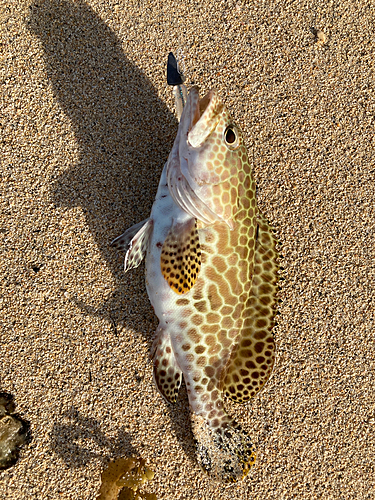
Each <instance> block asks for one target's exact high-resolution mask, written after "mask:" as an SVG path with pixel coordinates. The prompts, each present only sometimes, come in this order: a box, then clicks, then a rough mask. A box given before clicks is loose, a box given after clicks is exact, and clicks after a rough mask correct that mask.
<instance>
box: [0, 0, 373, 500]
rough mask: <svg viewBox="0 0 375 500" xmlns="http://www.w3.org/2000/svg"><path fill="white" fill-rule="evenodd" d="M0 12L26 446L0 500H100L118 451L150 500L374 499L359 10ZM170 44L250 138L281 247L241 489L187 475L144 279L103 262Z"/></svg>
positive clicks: (165, 113) (169, 2)
mask: <svg viewBox="0 0 375 500" xmlns="http://www.w3.org/2000/svg"><path fill="white" fill-rule="evenodd" d="M1 4H2V5H1V24H0V26H1V32H2V46H1V54H2V59H1V61H2V64H1V75H2V126H1V128H2V130H1V135H2V166H1V200H0V203H1V215H0V238H1V247H0V248H1V250H0V251H1V258H0V269H1V295H0V304H1V307H2V309H1V316H0V323H1V336H0V356H1V358H0V359H1V361H0V392H1V391H6V392H9V393H11V394H13V395H14V397H15V403H16V405H17V406H16V411H17V412H18V413H19V415H20V416H21V417H22V418H23V419H26V420H27V421H28V422H29V423H30V428H31V432H32V441H31V443H30V444H29V445H27V446H26V447H24V448H23V449H22V450H21V454H20V459H19V461H18V462H17V464H16V465H15V466H13V467H12V468H9V469H8V470H5V471H2V472H0V498H1V499H7V500H8V499H9V500H13V499H14V500H21V499H22V500H25V499H27V500H29V499H38V500H41V499H43V500H44V499H51V500H52V499H72V500H73V499H74V500H75V499H80V500H81V499H82V500H89V499H90V500H91V499H95V497H96V495H97V493H98V491H99V487H100V476H101V472H102V470H103V469H104V467H105V466H106V465H107V463H108V461H109V459H113V458H117V457H125V456H131V455H134V456H141V457H143V458H145V459H146V461H147V463H148V465H149V466H150V468H151V469H153V470H154V471H155V472H156V474H155V478H154V480H153V481H152V483H150V485H149V491H154V492H155V493H156V494H157V497H158V499H161V500H172V499H173V500H176V499H186V500H187V499H194V500H198V499H202V500H203V499H210V500H211V499H215V500H216V499H220V500H221V499H222V500H229V499H230V500H237V499H241V500H242V499H249V500H250V499H292V498H296V499H316V498H324V499H372V498H375V470H374V469H375V467H374V459H375V435H374V424H375V396H374V389H373V388H374V385H375V376H374V373H375V371H374V369H375V360H374V316H375V315H374V310H375V307H374V305H375V304H374V291H373V290H374V280H375V264H374V263H375V245H374V237H375V222H374V221H375V160H374V154H373V150H374V145H375V139H374V137H375V133H374V116H375V100H374V95H375V89H374V55H375V54H374V44H375V33H374V31H375V28H374V27H375V19H374V12H375V8H374V4H373V2H362V3H359V2H354V1H348V0H343V1H342V2H334V1H325V2H323V1H306V0H296V1H294V2H287V1H286V0H280V1H279V2H277V1H273V0H271V1H270V2H263V1H254V2H249V3H247V2H232V1H227V2H225V1H222V2H220V1H210V2H204V1H201V2H198V1H186V2H182V1H181V2H176V1H174V0H164V1H163V2H158V1H151V2H143V1H137V2H136V1H131V0H128V1H126V0H119V1H116V0H102V1H99V0H92V1H88V2H83V1H82V0H79V1H68V0H65V1H64V0H48V1H45V0H34V1H33V2H30V1H29V0H27V1H21V0H20V1H18V2H17V1H16V0H13V1H12V2H8V1H4V0H3V1H2V2H1ZM318 31H319V32H321V33H323V34H324V37H322V36H321V34H319V33H318ZM178 49H179V50H180V51H181V50H182V53H183V56H184V58H183V64H182V65H183V68H184V70H185V73H186V76H187V82H186V83H187V84H188V85H189V86H190V85H191V84H192V83H195V84H198V85H199V86H200V87H201V89H202V93H203V92H205V91H207V90H208V89H210V88H213V87H214V88H216V89H217V90H218V91H219V92H220V95H221V97H222V98H223V100H224V102H225V104H226V105H227V106H228V107H229V108H230V109H231V111H232V114H233V116H234V117H235V119H236V120H237V122H238V123H239V124H240V126H241V127H242V128H243V130H244V131H245V134H246V138H247V145H248V148H249V154H250V156H251V158H252V161H253V172H254V176H255V178H256V182H257V193H258V202H259V207H260V209H261V211H262V212H263V213H264V214H265V216H266V217H267V218H268V219H269V220H270V221H271V222H272V223H273V224H274V225H275V227H276V229H277V234H278V237H279V240H280V242H281V244H282V248H283V250H282V252H283V266H284V268H285V271H284V277H285V281H284V282H283V288H282V291H281V297H282V299H283V302H282V303H281V304H280V308H279V312H280V314H279V318H278V326H277V328H276V329H275V339H276V344H277V360H276V365H275V368H274V371H273V374H272V376H271V378H270V380H269V382H268V384H267V385H266V387H265V388H264V390H263V391H262V392H261V393H260V394H259V395H257V396H256V397H255V398H254V399H253V400H252V401H250V402H249V403H247V404H245V405H242V406H241V405H235V404H231V403H229V402H228V405H227V408H228V411H229V412H230V413H231V414H232V415H235V416H236V418H237V420H238V421H239V422H240V423H241V424H242V425H243V426H244V427H245V428H246V429H247V430H248V432H249V433H250V435H251V436H252V437H253V440H254V442H255V444H256V445H257V448H258V456H257V462H256V465H255V467H254V468H253V469H252V470H251V472H250V474H249V476H248V477H247V478H246V479H245V480H244V481H243V482H240V483H237V484H234V485H221V484H218V483H214V482H212V481H211V480H210V479H209V478H208V477H206V476H205V475H204V474H203V473H202V472H201V471H200V470H199V468H198V466H197V465H196V463H195V459H194V444H193V441H192V435H191V431H190V423H189V415H188V405H187V400H186V392H185V391H182V393H181V395H180V398H179V400H178V402H177V404H176V405H175V406H169V405H167V404H166V403H165V402H164V401H163V400H162V398H161V397H160V396H159V394H158V393H157V390H156V388H155V387H154V384H153V381H152V371H151V364H150V362H149V360H148V355H149V350H150V345H151V337H152V333H153V331H154V330H155V328H156V325H157V320H156V318H155V317H154V315H153V311H152V309H151V306H150V304H149V301H148V297H147V294H146V290H145V285H144V267H143V265H141V266H140V268H138V269H136V270H134V271H130V272H129V273H128V274H127V275H124V274H123V271H122V266H123V263H122V260H123V256H122V255H121V254H119V253H118V252H116V251H115V250H113V249H111V248H110V247H109V242H110V241H111V240H112V239H113V238H114V237H115V236H117V235H119V234H121V233H122V232H123V231H124V230H125V229H126V228H127V227H129V226H130V225H132V224H134V223H135V222H138V221H139V220H142V219H144V218H146V217H147V216H148V214H149V212H150V208H151V205H152V203H153V198H154V195H155V193H156V187H157V183H158V180H159V176H160V173H161V169H162V167H163V164H164V162H165V160H166V158H167V155H168V153H169V151H170V148H171V145H172V142H173V140H174V137H175V134H176V130H177V120H176V117H175V110H174V102H173V96H172V92H171V88H168V87H167V85H166V60H167V55H168V52H169V51H170V50H173V51H175V52H177V50H178Z"/></svg>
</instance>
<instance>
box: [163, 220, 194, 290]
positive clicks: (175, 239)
mask: <svg viewBox="0 0 375 500" xmlns="http://www.w3.org/2000/svg"><path fill="white" fill-rule="evenodd" d="M160 266H161V272H162V274H163V276H164V278H165V279H166V281H167V282H168V284H169V286H170V287H171V288H172V290H174V291H175V292H176V293H178V294H183V293H186V292H188V291H189V290H190V289H191V288H192V286H193V285H194V283H195V282H196V280H197V278H198V274H199V271H200V267H201V250H200V244H199V235H198V231H197V225H196V220H195V219H193V218H191V219H189V220H188V221H187V222H178V223H175V222H174V223H173V224H172V227H171V229H170V230H169V233H168V236H167V237H166V239H165V241H164V244H163V247H162V249H161V257H160Z"/></svg>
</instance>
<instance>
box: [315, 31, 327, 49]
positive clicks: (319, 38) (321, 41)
mask: <svg viewBox="0 0 375 500" xmlns="http://www.w3.org/2000/svg"><path fill="white" fill-rule="evenodd" d="M316 41H317V43H319V44H321V45H323V44H324V43H326V41H327V37H326V35H325V34H324V33H323V31H319V30H318V31H317V32H316Z"/></svg>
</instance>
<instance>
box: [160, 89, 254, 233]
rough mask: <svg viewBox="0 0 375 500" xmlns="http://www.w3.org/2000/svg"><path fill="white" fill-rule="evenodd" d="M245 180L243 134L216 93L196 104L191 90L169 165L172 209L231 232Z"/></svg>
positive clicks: (196, 97)
mask: <svg viewBox="0 0 375 500" xmlns="http://www.w3.org/2000/svg"><path fill="white" fill-rule="evenodd" d="M247 174H250V165H249V160H248V156H247V151H246V147H245V144H244V141H243V135H242V132H241V130H240V129H239V127H238V126H237V125H236V124H235V123H234V121H233V120H232V118H231V117H230V115H229V113H228V111H227V109H226V108H225V106H224V104H223V103H222V101H221V100H220V98H219V96H218V93H217V92H216V91H214V90H210V91H209V92H208V93H207V94H206V95H205V96H204V97H203V98H199V91H198V88H197V87H192V89H191V90H190V93H189V95H188V98H187V102H186V105H185V108H184V110H183V113H182V116H181V120H180V125H179V130H178V133H177V137H176V140H175V143H174V146H173V149H172V152H171V155H170V158H169V160H168V165H167V179H168V187H169V190H170V193H171V195H172V198H173V199H174V201H175V203H176V204H177V205H179V206H180V207H181V208H182V209H183V210H185V211H186V212H188V213H189V214H191V215H192V216H194V217H195V218H197V219H198V220H201V221H202V222H203V223H204V224H208V225H209V224H214V223H215V222H217V221H225V222H226V223H227V224H228V225H229V227H230V228H231V229H232V228H233V227H234V219H235V214H236V212H237V211H238V206H239V196H241V192H240V191H241V190H239V187H240V186H241V184H243V183H244V181H245V177H246V175H247ZM242 191H243V190H242Z"/></svg>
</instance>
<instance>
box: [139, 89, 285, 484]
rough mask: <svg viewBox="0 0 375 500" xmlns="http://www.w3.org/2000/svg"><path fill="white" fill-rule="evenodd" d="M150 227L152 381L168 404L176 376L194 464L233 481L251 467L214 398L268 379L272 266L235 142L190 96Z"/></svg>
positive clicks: (213, 110) (226, 122) (215, 102)
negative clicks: (154, 324) (155, 323)
mask: <svg viewBox="0 0 375 500" xmlns="http://www.w3.org/2000/svg"><path fill="white" fill-rule="evenodd" d="M194 106H195V107H194ZM198 108H199V109H198ZM189 113H190V115H189ZM202 113H203V114H202ZM194 117H197V118H194ZM190 135H191V137H190ZM184 148H185V149H184ZM186 148H187V149H186ZM189 155H190V156H189ZM188 157H189V161H188V162H187V163H184V162H183V161H182V160H181V158H183V159H186V158H188ZM188 179H189V180H188ZM168 214H170V215H169V216H168ZM151 219H152V220H153V221H154V229H153V232H152V234H151V240H152V241H151V243H150V244H149V247H148V250H147V259H146V286H147V291H148V294H149V296H150V300H151V303H152V305H153V307H154V308H155V312H156V314H157V315H158V318H159V320H160V324H159V328H158V330H157V332H156V337H155V341H154V348H153V353H154V378H155V382H156V384H157V387H158V389H159V391H160V392H161V394H162V395H163V396H164V397H165V398H166V399H167V400H168V401H171V402H173V401H175V399H176V396H177V392H178V389H179V387H180V384H181V380H182V376H183V378H184V380H185V384H186V388H187V392H188V397H189V404H190V410H191V417H192V425H193V432H194V435H195V439H196V441H197V458H198V462H199V463H200V465H201V466H202V468H203V469H204V470H206V472H207V473H208V474H210V475H211V476H212V477H213V478H215V479H217V480H220V481H235V480H238V479H241V478H242V477H244V476H245V475H246V474H247V473H248V472H249V470H250V468H251V466H252V465H253V464H254V462H255V448H254V446H253V445H252V443H251V440H250V438H249V436H248V435H247V433H246V432H245V431H244V430H243V429H242V428H241V426H240V425H239V424H238V423H236V422H235V421H234V420H233V419H232V418H231V417H230V416H229V415H228V414H227V412H226V411H225V408H224V395H225V394H226V395H227V396H229V397H230V398H232V399H233V400H235V401H238V402H244V401H247V400H249V399H250V398H251V397H253V396H254V395H255V394H256V393H257V392H258V391H259V390H260V389H261V387H262V386H263V385H264V383H265V382H266V380H267V379H268V377H269V376H270V374H271V371H272V367H273V364H274V350H275V345H274V339H273V336H272V327H273V324H274V322H273V317H274V314H275V296H276V292H277V269H278V264H277V252H276V241H275V238H274V236H273V233H272V228H271V227H270V226H269V224H268V223H267V222H266V220H265V219H264V217H263V216H262V215H261V214H260V213H259V211H258V208H257V204H256V198H255V183H254V180H253V177H252V174H251V168H250V163H249V160H248V156H247V152H246V147H245V145H244V141H243V137H242V133H241V131H240V130H239V128H238V127H237V126H236V125H235V124H234V123H233V121H232V120H231V118H230V116H229V114H228V112H227V111H226V110H225V109H224V108H223V106H222V104H221V103H220V102H219V99H218V97H217V95H216V94H214V93H209V94H208V97H207V96H206V97H205V98H203V99H202V100H201V101H199V96H198V92H197V89H194V88H193V89H192V90H191V91H190V94H189V96H188V101H187V104H186V107H185V109H184V112H183V114H182V116H181V122H180V127H179V132H178V135H177V137H176V141H175V144H174V146H173V148H172V151H171V154H170V157H169V159H168V162H167V164H166V167H165V168H164V170H163V174H162V178H161V180H160V184H159V189H158V194H157V197H156V200H155V203H154V206H153V209H152V212H151ZM188 244H189V245H190V247H189V248H187V245H188ZM199 253H200V255H199ZM177 257H179V262H181V264H178V265H181V271H182V265H184V267H185V266H187V267H188V268H189V267H190V272H188V273H184V277H183V278H182V277H181V276H179V277H178V278H177V277H176V272H177V270H179V269H178V266H177V269H176V268H174V265H175V264H176V261H177ZM195 259H197V261H196V260H195ZM172 260H173V261H174V262H172ZM182 263H183V264H182ZM191 263H195V264H196V266H195V268H193V267H192V265H190V264H191ZM198 264H199V266H198ZM172 273H173V276H172ZM178 274H179V273H178ZM185 274H186V276H185ZM189 278H190V281H189ZM181 279H182V282H180V280H181ZM184 285H185V286H184Z"/></svg>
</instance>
